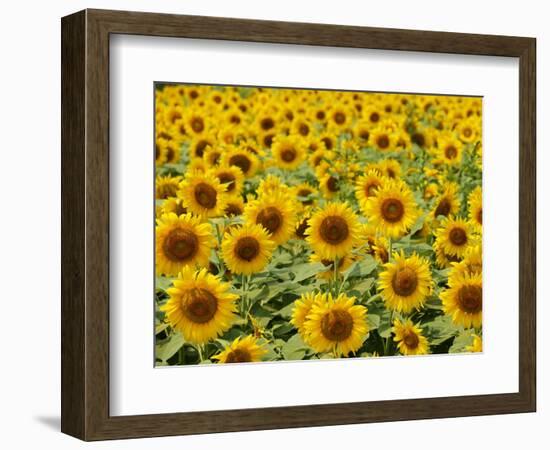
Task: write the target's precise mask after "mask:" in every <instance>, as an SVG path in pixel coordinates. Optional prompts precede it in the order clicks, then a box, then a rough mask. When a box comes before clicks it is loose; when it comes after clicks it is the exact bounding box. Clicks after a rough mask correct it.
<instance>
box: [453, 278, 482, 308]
mask: <svg viewBox="0 0 550 450" xmlns="http://www.w3.org/2000/svg"><path fill="white" fill-rule="evenodd" d="M457 299H458V304H459V306H460V309H461V310H462V311H464V312H467V313H470V314H475V313H478V312H480V311H481V309H482V304H483V295H482V290H481V287H479V286H472V285H466V286H462V287H461V288H460V290H459V291H458V295H457Z"/></svg>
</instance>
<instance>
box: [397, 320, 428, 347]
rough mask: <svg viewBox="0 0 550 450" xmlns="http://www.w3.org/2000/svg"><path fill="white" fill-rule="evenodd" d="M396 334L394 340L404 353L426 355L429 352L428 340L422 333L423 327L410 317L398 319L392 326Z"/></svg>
mask: <svg viewBox="0 0 550 450" xmlns="http://www.w3.org/2000/svg"><path fill="white" fill-rule="evenodd" d="M392 332H393V334H395V336H394V338H393V340H394V341H395V342H397V348H398V349H399V351H400V352H401V354H403V355H407V356H408V355H426V354H427V353H429V345H428V340H427V339H426V338H425V337H424V336H423V335H422V328H420V327H419V326H418V325H415V324H414V323H412V321H411V320H410V319H407V320H405V321H400V320H398V319H396V320H395V321H394V322H393V328H392Z"/></svg>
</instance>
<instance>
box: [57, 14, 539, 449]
mask: <svg viewBox="0 0 550 450" xmlns="http://www.w3.org/2000/svg"><path fill="white" fill-rule="evenodd" d="M61 31H62V131H61V135H62V280H61V281H62V333H61V351H62V380H61V383H62V404H61V410H62V415H61V429H62V431H63V432H64V433H67V434H70V435H72V436H76V437H78V438H80V439H84V440H99V439H117V438H137V437H148V436H167V435H183V434H198V433H215V432H228V431H244V430H259V429H275V428H287V427H309V426H321V425H337V424H351V423H366V422H381V421H397V420H410V419H426V418H441V417H458V416H475V415H486V414H504V413H517V412H531V411H535V408H536V330H535V323H536V320H535V319H536V311H535V308H536V291H535V289H536V283H535V282H536V250H535V244H536V234H535V233H536V229H535V227H536V226H535V223H536V198H535V195H536V191H535V189H536V179H535V175H536V161H535V157H536V142H535V141H536V129H535V127H536V124H535V111H536V104H535V102H536V98H535V76H536V66H535V58H536V40H535V39H534V38H525V37H507V36H489V35H473V34H459V33H446V32H432V31H410V30H397V29H381V28H364V27H352V26H337V25H320V24H305V23H288V22H271V21H256V20H241V19H228V18H215V17H198V16H180V15H169V14H151V13H135V12H122V11H104V10H85V11H81V12H78V13H75V14H73V15H70V16H67V17H64V18H63V19H62V22H61ZM111 34H134V35H145V36H165V37H181V38H201V39H220V40H231V41H251V42H261V43H284V44H302V45H315V46H332V47H353V48H368V49H383V50H402V51H420V52H434V53H454V54H465V55H487V56H507V57H516V58H519V93H520V98H519V125H520V134H519V142H518V147H519V155H518V156H519V176H520V186H519V205H518V207H519V244H520V246H519V267H518V270H519V302H520V308H519V348H520V352H519V392H517V393H507V394H494V395H473V396H461V397H444V398H422V399H406V400H391V401H375V402H358V403H342V404H325V405H313V406H311V405H310V406H289V407H276V408H260V409H245V410H230V411H209V412H189V413H174V414H157V415H141V416H110V415H109V36H110V35H111Z"/></svg>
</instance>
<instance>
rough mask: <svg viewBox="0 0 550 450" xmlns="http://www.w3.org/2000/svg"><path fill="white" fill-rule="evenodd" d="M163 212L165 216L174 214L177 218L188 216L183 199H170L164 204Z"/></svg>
mask: <svg viewBox="0 0 550 450" xmlns="http://www.w3.org/2000/svg"><path fill="white" fill-rule="evenodd" d="M161 211H162V213H163V214H168V213H174V214H176V215H177V216H181V215H182V214H187V212H188V211H187V208H186V207H185V206H183V203H182V201H181V198H177V197H170V198H167V199H166V200H164V201H163V202H162V206H161Z"/></svg>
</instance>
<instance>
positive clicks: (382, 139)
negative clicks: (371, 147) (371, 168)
mask: <svg viewBox="0 0 550 450" xmlns="http://www.w3.org/2000/svg"><path fill="white" fill-rule="evenodd" d="M376 145H378V148H381V149H382V150H385V149H387V148H388V147H389V146H390V139H389V138H388V136H386V135H385V134H383V135H382V136H379V137H378V139H377V140H376Z"/></svg>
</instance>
